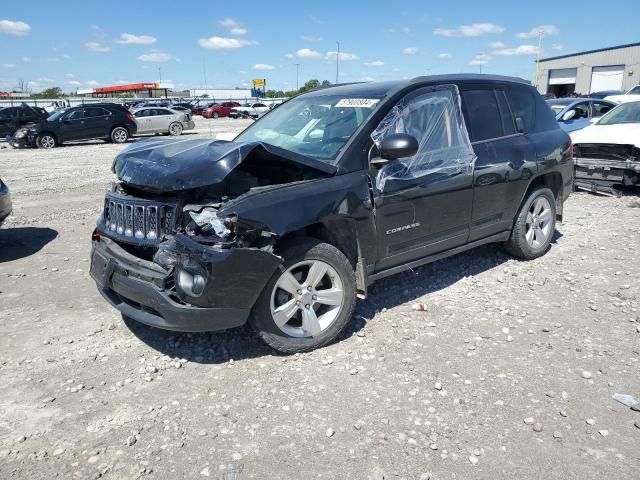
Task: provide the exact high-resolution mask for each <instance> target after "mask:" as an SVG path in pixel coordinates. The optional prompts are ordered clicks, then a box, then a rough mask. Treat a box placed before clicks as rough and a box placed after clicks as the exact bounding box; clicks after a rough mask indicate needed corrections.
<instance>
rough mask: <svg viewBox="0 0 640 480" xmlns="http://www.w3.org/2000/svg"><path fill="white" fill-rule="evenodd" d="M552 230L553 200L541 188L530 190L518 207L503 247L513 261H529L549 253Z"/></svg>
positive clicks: (553, 197)
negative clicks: (518, 209)
mask: <svg viewBox="0 0 640 480" xmlns="http://www.w3.org/2000/svg"><path fill="white" fill-rule="evenodd" d="M555 227H556V198H555V196H554V195H553V192H552V191H551V190H550V189H548V188H545V187H539V188H536V189H535V190H533V191H532V192H531V193H530V194H529V196H528V197H527V199H526V200H525V201H524V203H523V204H522V207H520V211H519V212H518V216H517V217H516V220H515V222H514V224H513V230H512V231H511V238H510V239H509V240H508V241H507V243H506V245H505V247H506V249H507V251H508V252H509V253H511V255H513V256H514V257H518V258H522V259H523V260H533V259H534V258H538V257H541V256H542V255H544V254H545V253H547V251H548V250H549V248H550V246H551V240H552V238H553V232H554V231H555Z"/></svg>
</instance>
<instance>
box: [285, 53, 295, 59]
mask: <svg viewBox="0 0 640 480" xmlns="http://www.w3.org/2000/svg"><path fill="white" fill-rule="evenodd" d="M284 56H285V57H287V58H293V53H285V54H284Z"/></svg>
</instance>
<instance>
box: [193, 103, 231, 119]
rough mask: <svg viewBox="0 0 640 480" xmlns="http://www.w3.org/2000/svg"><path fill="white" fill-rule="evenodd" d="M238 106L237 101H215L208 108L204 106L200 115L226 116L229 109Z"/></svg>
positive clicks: (205, 116)
mask: <svg viewBox="0 0 640 480" xmlns="http://www.w3.org/2000/svg"><path fill="white" fill-rule="evenodd" d="M239 106H240V104H239V103H238V102H222V103H217V104H215V105H213V106H211V107H209V108H205V109H204V110H203V111H202V116H203V117H204V118H218V117H228V116H229V112H231V109H232V108H235V107H239Z"/></svg>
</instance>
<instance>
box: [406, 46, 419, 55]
mask: <svg viewBox="0 0 640 480" xmlns="http://www.w3.org/2000/svg"><path fill="white" fill-rule="evenodd" d="M402 53H404V54H405V55H415V54H416V53H418V49H417V48H416V47H407V48H403V49H402Z"/></svg>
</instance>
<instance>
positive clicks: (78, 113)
mask: <svg viewBox="0 0 640 480" xmlns="http://www.w3.org/2000/svg"><path fill="white" fill-rule="evenodd" d="M81 118H84V114H83V112H82V109H81V108H78V109H77V110H72V111H71V112H69V113H67V114H66V115H65V117H64V119H65V120H80V119H81Z"/></svg>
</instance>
